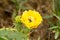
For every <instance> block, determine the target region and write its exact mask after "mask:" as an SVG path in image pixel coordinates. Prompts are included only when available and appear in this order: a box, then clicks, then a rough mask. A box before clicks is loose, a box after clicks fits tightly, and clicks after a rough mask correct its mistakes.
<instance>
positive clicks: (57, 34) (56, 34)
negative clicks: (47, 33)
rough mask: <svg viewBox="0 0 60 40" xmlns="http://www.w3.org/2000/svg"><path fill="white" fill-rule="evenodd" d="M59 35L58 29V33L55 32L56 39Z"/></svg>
mask: <svg viewBox="0 0 60 40" xmlns="http://www.w3.org/2000/svg"><path fill="white" fill-rule="evenodd" d="M58 37H59V32H58V31H57V32H56V33H55V39H57V38H58Z"/></svg>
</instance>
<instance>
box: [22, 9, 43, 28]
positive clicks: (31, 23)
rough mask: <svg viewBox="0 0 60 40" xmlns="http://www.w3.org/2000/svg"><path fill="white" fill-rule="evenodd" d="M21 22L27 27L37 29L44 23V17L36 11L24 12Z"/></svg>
mask: <svg viewBox="0 0 60 40" xmlns="http://www.w3.org/2000/svg"><path fill="white" fill-rule="evenodd" d="M21 21H22V23H24V24H25V25H26V27H28V28H29V29H30V28H37V27H38V25H39V24H41V22H42V16H41V15H40V14H39V12H37V11H35V10H29V11H24V12H23V14H22V16H21Z"/></svg>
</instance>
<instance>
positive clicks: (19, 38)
mask: <svg viewBox="0 0 60 40" xmlns="http://www.w3.org/2000/svg"><path fill="white" fill-rule="evenodd" d="M2 36H4V37H7V38H8V39H9V40H13V39H16V40H23V39H24V38H27V37H26V35H25V34H23V33H21V32H18V31H15V30H11V29H5V28H4V29H0V37H2Z"/></svg>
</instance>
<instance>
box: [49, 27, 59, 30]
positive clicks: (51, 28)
mask: <svg viewBox="0 0 60 40" xmlns="http://www.w3.org/2000/svg"><path fill="white" fill-rule="evenodd" d="M57 28H59V26H53V27H50V28H49V30H53V29H57Z"/></svg>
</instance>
